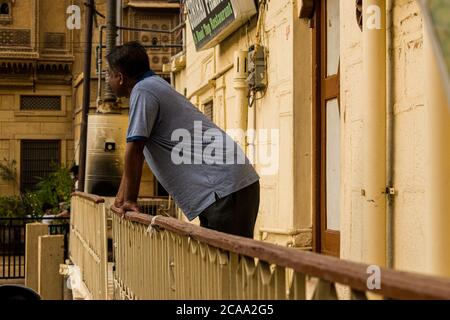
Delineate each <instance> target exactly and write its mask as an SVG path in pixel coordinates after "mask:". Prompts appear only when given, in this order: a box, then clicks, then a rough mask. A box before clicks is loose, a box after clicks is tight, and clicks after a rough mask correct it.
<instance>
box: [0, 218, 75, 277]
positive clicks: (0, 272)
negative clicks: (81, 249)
mask: <svg viewBox="0 0 450 320" xmlns="http://www.w3.org/2000/svg"><path fill="white" fill-rule="evenodd" d="M32 222H41V223H46V224H48V229H49V234H51V235H55V234H62V235H64V258H65V259H66V258H67V257H68V243H69V219H68V218H47V217H43V218H0V279H23V278H25V241H26V232H25V229H26V225H27V224H28V223H32Z"/></svg>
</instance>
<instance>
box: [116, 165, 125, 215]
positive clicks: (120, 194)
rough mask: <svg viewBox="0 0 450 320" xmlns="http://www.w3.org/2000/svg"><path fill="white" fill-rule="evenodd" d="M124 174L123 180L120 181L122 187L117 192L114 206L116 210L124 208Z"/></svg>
mask: <svg viewBox="0 0 450 320" xmlns="http://www.w3.org/2000/svg"><path fill="white" fill-rule="evenodd" d="M124 176H125V175H124V174H123V173H122V178H121V179H120V186H119V190H118V191H117V194H116V199H115V200H114V206H115V207H116V208H120V207H122V206H123V197H124V194H123V190H124Z"/></svg>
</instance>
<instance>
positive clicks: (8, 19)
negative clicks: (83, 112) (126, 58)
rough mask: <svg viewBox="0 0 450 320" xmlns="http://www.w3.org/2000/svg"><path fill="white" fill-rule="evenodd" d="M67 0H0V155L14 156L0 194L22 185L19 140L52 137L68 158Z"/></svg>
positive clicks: (71, 150)
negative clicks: (10, 177) (11, 178)
mask: <svg viewBox="0 0 450 320" xmlns="http://www.w3.org/2000/svg"><path fill="white" fill-rule="evenodd" d="M72 3H73V1H70V0H60V1H52V0H21V1H17V0H0V161H2V162H3V161H5V160H6V161H8V162H10V161H12V160H16V163H17V165H16V169H17V174H18V176H17V183H7V182H5V181H3V180H0V195H8V194H17V193H18V192H19V189H21V187H22V186H21V183H20V182H21V181H22V180H23V179H22V178H23V176H22V175H23V172H24V170H25V165H23V166H21V164H22V163H23V161H21V160H22V158H23V154H24V152H25V151H26V150H25V149H26V143H25V142H27V143H28V144H29V143H30V141H31V142H33V141H34V142H35V143H39V142H40V141H52V142H54V143H57V144H58V145H59V150H60V151H59V157H58V160H59V161H60V163H61V164H63V165H70V164H71V163H72V162H73V161H74V149H75V147H74V143H73V123H72V117H73V112H72V110H73V108H72V78H73V71H74V70H73V62H74V52H73V43H72V42H71V41H70V40H71V39H72V38H73V33H74V32H78V31H72V30H68V29H67V28H66V16H67V15H66V10H67V7H68V6H69V5H70V4H72ZM24 148H25V149H24Z"/></svg>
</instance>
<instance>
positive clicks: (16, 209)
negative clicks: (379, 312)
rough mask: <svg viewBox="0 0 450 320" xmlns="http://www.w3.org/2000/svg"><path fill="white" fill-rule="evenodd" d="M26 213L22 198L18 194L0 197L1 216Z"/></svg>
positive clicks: (8, 216)
mask: <svg viewBox="0 0 450 320" xmlns="http://www.w3.org/2000/svg"><path fill="white" fill-rule="evenodd" d="M25 215H26V211H25V207H24V205H23V202H22V199H21V198H20V197H17V196H7V197H0V217H3V218H12V217H24V216H25Z"/></svg>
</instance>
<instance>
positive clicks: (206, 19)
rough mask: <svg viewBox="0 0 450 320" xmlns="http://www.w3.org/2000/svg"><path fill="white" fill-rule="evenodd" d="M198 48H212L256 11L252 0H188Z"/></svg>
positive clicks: (187, 3)
mask: <svg viewBox="0 0 450 320" xmlns="http://www.w3.org/2000/svg"><path fill="white" fill-rule="evenodd" d="M186 8H187V12H188V17H189V23H190V25H191V30H192V37H193V38H194V42H195V47H196V48H197V50H202V49H207V48H211V47H212V46H214V45H215V44H217V43H218V42H220V41H221V40H223V39H224V38H225V37H226V36H228V35H229V34H230V33H231V32H233V31H234V30H236V29H237V28H238V27H239V26H241V25H242V23H244V22H245V19H248V18H249V17H250V16H252V15H254V14H255V13H256V7H255V4H254V2H253V1H252V0H245V1H242V0H186Z"/></svg>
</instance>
